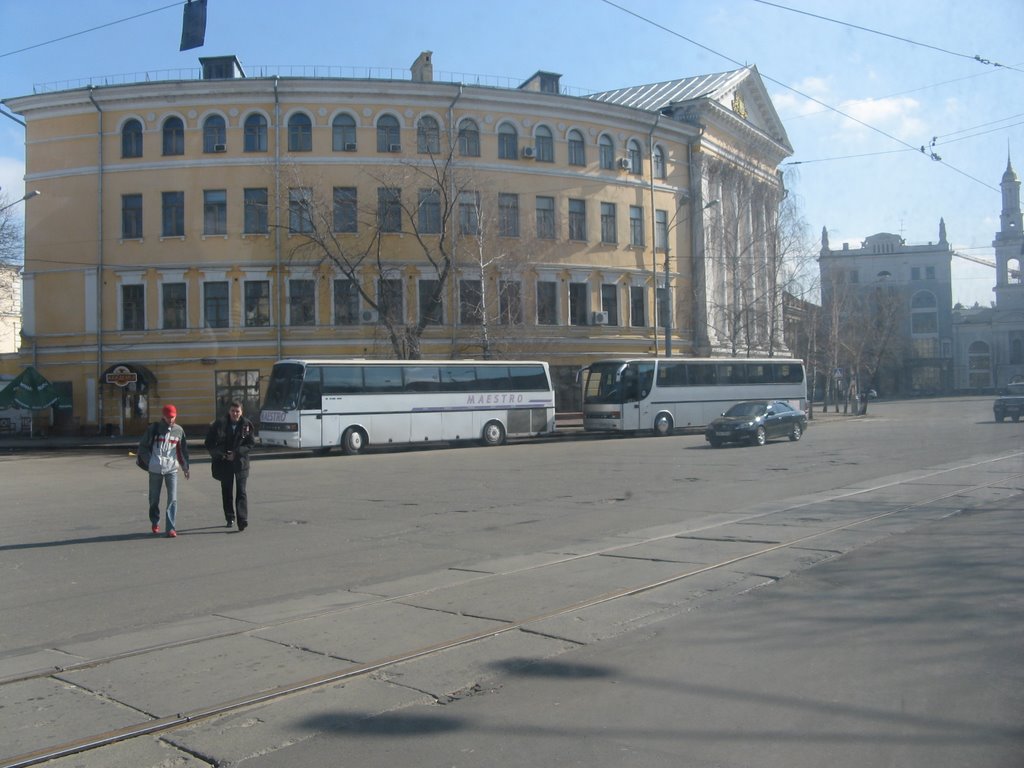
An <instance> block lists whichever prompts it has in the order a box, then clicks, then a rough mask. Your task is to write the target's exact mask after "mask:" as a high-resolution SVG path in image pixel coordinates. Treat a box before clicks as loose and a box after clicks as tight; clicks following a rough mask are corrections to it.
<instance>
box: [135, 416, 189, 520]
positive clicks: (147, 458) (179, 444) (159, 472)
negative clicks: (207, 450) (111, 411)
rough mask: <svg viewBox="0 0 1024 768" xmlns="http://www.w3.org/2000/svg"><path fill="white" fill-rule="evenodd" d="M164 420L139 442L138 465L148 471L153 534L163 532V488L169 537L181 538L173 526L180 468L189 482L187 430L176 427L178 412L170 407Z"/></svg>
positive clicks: (149, 429)
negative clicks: (161, 500) (161, 493)
mask: <svg viewBox="0 0 1024 768" xmlns="http://www.w3.org/2000/svg"><path fill="white" fill-rule="evenodd" d="M163 416H164V418H163V421H159V422H157V423H155V424H150V425H149V428H148V429H147V430H146V432H145V434H143V436H142V439H141V440H140V441H139V451H138V456H139V465H140V466H145V467H146V468H148V470H149V522H150V524H151V525H152V531H153V533H160V489H161V488H162V487H163V486H164V485H166V486H167V525H166V530H167V536H168V537H169V538H172V539H173V538H175V537H176V536H177V535H178V532H177V530H176V529H175V525H174V517H175V513H176V512H177V511H178V467H179V466H180V467H181V469H182V471H183V472H184V473H185V479H186V480H188V477H189V473H188V443H187V442H186V441H185V430H183V429H182V428H181V427H180V426H178V425H177V424H175V423H174V422H175V420H176V419H177V418H178V409H177V408H175V407H174V406H173V405H171V404H169V403H168V404H167V405H165V406H164V409H163Z"/></svg>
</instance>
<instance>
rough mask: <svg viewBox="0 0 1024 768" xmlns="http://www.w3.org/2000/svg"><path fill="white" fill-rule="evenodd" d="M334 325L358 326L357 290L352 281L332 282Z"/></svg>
mask: <svg viewBox="0 0 1024 768" xmlns="http://www.w3.org/2000/svg"><path fill="white" fill-rule="evenodd" d="M334 324H335V325H359V288H358V286H356V284H355V281H354V280H344V279H341V280H335V281H334Z"/></svg>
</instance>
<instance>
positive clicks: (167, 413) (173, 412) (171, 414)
mask: <svg viewBox="0 0 1024 768" xmlns="http://www.w3.org/2000/svg"><path fill="white" fill-rule="evenodd" d="M177 415H178V409H177V408H175V407H174V406H173V405H170V404H167V405H165V406H164V418H166V419H173V418H176V417H177Z"/></svg>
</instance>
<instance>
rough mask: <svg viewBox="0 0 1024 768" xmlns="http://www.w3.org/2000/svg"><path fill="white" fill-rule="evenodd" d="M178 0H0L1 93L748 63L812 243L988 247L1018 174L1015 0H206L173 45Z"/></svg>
mask: <svg viewBox="0 0 1024 768" xmlns="http://www.w3.org/2000/svg"><path fill="white" fill-rule="evenodd" d="M183 5H184V2H183V1H182V0H179V1H178V2H173V1H172V0H133V1H132V2H130V3H126V2H124V0H90V1H89V2H82V1H81V0H36V2H25V1H24V0H0V19H3V24H2V25H0V98H8V97H13V96H22V95H26V94H30V93H33V92H34V90H35V88H36V86H37V85H41V84H43V85H46V86H48V89H50V90H52V89H53V86H54V85H55V84H62V85H60V87H77V86H79V85H83V84H84V83H82V82H81V81H83V80H86V79H89V78H102V77H109V78H116V79H117V81H118V82H122V81H124V80H125V76H126V75H127V76H129V78H128V79H130V80H143V79H145V73H146V72H165V71H166V70H182V71H183V76H185V77H193V76H198V66H199V63H198V59H199V57H200V56H218V55H228V54H233V55H235V56H237V57H238V58H239V60H240V61H241V62H242V66H243V68H244V69H245V70H246V71H247V72H249V73H257V72H258V71H259V69H260V67H261V66H273V67H281V66H293V65H294V66H298V65H318V66H334V67H354V68H364V69H365V68H393V69H395V70H406V71H407V70H408V67H409V65H410V64H411V63H412V62H413V60H414V59H415V58H416V56H417V55H418V54H419V53H420V52H421V51H427V50H429V51H433V64H434V75H435V79H438V80H440V79H458V80H462V81H464V82H473V81H476V80H477V79H478V78H486V79H489V80H485V81H487V82H491V81H496V82H500V83H503V84H504V83H506V82H507V83H509V84H510V85H516V84H518V83H519V82H522V81H523V80H525V79H527V78H528V77H529V76H530V75H532V74H533V73H534V72H536V71H537V70H541V69H542V70H546V71H552V72H558V73H560V74H561V75H562V80H561V82H562V85H563V87H567V88H569V89H570V92H572V93H574V94H580V93H585V92H592V91H601V90H609V89H612V88H619V87H623V86H629V85H640V84H645V83H655V82H660V81H663V80H672V79H676V78H682V77H691V76H694V75H700V74H709V73H715V72H725V71H729V70H733V69H736V68H738V67H740V66H746V65H756V66H757V68H758V71H759V72H760V73H761V76H762V78H763V79H764V81H765V86H766V88H767V89H768V92H769V94H770V96H771V98H772V101H773V103H774V105H775V108H776V110H777V112H778V113H779V117H780V118H781V120H782V123H783V125H784V126H785V128H786V131H787V134H788V136H789V140H790V144H791V145H792V146H793V148H794V154H793V156H792V157H790V158H788V160H787V161H786V164H784V165H783V167H782V170H783V171H784V172H785V179H786V186H787V189H788V190H789V191H790V194H791V195H795V196H796V197H795V199H796V200H797V202H798V204H799V207H800V209H801V211H802V214H803V218H804V220H805V221H806V222H807V225H808V235H809V238H808V239H809V241H810V245H811V246H812V248H813V250H814V251H816V250H817V248H818V247H819V243H820V239H821V232H822V229H823V228H825V229H827V231H828V236H829V242H830V245H831V247H832V248H841V247H842V244H843V243H849V244H850V247H851V248H856V247H859V246H860V244H861V241H862V240H863V239H864V238H865V237H867V236H869V235H872V234H875V233H878V232H890V233H895V234H899V235H901V236H902V237H903V238H905V240H906V242H907V243H908V244H911V245H914V244H924V243H928V242H936V241H937V240H938V237H939V220H940V218H941V219H944V220H945V223H946V230H947V236H948V239H949V240H950V242H951V243H952V245H953V248H954V250H955V251H956V252H957V253H962V254H965V255H968V256H973V257H976V258H981V259H987V260H988V261H993V260H994V252H993V249H992V240H993V239H994V237H995V233H996V231H997V230H998V228H999V214H1000V208H1001V197H1000V192H999V182H1000V179H1001V177H1002V174H1003V171H1004V170H1005V169H1006V163H1007V158H1008V156H1009V157H1010V158H1011V159H1012V160H1013V162H1014V168H1015V169H1016V170H1017V173H1018V175H1019V176H1021V177H1022V178H1024V49H1022V48H1021V45H1020V42H1021V39H1022V37H1021V33H1022V30H1024V0H983V2H977V0H974V1H972V2H965V1H964V0H944V2H934V0H931V1H929V2H925V1H924V0H901V1H900V2H893V0H827V2H826V1H824V0H782V1H781V2H778V3H769V2H766V0H707V1H705V2H701V3H698V2H692V1H691V0H615V1H614V2H612V1H611V0H517V2H515V3H491V2H480V1H479V0H473V1H472V2H470V1H468V0H444V2H443V3H429V4H427V3H422V2H419V1H413V0H390V2H388V3H366V2H354V0H304V2H301V3H284V4H282V3H281V2H280V0H275V1H274V2H271V1H270V0H208V7H207V28H206V41H205V45H204V46H203V47H201V48H197V49H194V50H190V51H184V52H179V50H178V47H179V43H180V38H181V19H182V6H183ZM193 70H194V71H195V74H193V72H192V71H193ZM94 82H101V81H97V80H94ZM922 148H923V149H924V151H922ZM936 158H941V159H936ZM23 175H24V129H23V128H22V127H21V126H20V125H18V124H17V123H15V122H14V121H12V120H8V119H5V118H0V194H5V195H7V199H8V200H16V199H17V198H18V197H20V196H21V195H22V194H24V193H25V191H26V187H25V184H24V181H23ZM26 204H27V205H31V201H29V202H27V203H26ZM952 268H953V300H954V302H961V303H963V304H965V305H968V306H971V305H973V304H974V303H975V302H978V303H980V304H982V305H983V306H987V305H988V304H989V303H990V302H991V301H992V299H993V293H992V288H993V286H994V285H995V270H994V269H993V268H991V267H987V266H984V265H979V264H975V263H973V262H970V261H967V260H965V259H961V258H954V259H953V267H952Z"/></svg>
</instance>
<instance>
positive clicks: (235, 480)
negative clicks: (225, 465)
mask: <svg viewBox="0 0 1024 768" xmlns="http://www.w3.org/2000/svg"><path fill="white" fill-rule="evenodd" d="M248 479H249V478H248V477H240V476H238V475H236V474H234V473H233V472H232V473H231V474H230V475H228V476H227V477H225V478H224V479H223V480H221V481H220V499H221V502H222V503H223V505H224V519H225V520H227V521H229V522H230V521H231V520H237V521H238V527H239V528H245V527H246V526H247V525H248V524H249V497H248V496H247V495H246V493H245V483H246V481H247V480H248ZM232 490H234V496H235V499H234V503H233V504H232V501H231V494H232Z"/></svg>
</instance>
